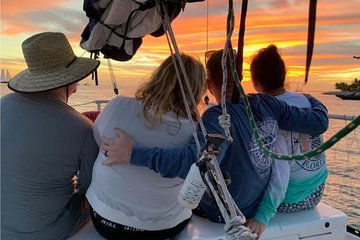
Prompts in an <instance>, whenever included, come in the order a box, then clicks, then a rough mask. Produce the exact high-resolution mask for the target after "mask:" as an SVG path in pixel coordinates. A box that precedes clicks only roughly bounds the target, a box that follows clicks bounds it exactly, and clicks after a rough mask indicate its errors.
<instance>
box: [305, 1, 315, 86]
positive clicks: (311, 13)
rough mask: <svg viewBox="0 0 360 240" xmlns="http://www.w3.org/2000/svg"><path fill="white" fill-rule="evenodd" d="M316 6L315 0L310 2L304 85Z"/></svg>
mask: <svg viewBox="0 0 360 240" xmlns="http://www.w3.org/2000/svg"><path fill="white" fill-rule="evenodd" d="M316 4H317V0H310V3H309V22H308V37H307V50H306V68H305V84H306V83H307V81H308V77H309V71H310V65H311V59H312V55H313V49H314V39H315V25H316Z"/></svg>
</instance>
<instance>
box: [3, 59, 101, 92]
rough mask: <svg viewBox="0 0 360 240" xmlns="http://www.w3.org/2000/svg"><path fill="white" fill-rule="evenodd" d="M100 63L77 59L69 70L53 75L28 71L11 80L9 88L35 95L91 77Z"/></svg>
mask: <svg viewBox="0 0 360 240" xmlns="http://www.w3.org/2000/svg"><path fill="white" fill-rule="evenodd" d="M99 65H100V61H98V60H95V59H90V58H84V57H77V58H76V59H75V61H74V62H73V63H72V64H71V65H70V66H69V67H67V68H64V69H61V70H59V71H56V72H52V73H42V74H38V73H36V74H35V73H32V72H31V71H29V69H26V70H24V71H22V72H20V73H18V74H17V75H16V76H14V77H13V78H11V79H10V81H9V82H8V87H9V88H10V89H11V90H13V91H15V92H20V93H34V92H43V91H48V90H53V89H56V88H60V87H64V86H66V85H69V84H72V83H75V82H78V81H80V80H82V79H84V78H86V77H87V76H89V75H90V74H91V73H92V72H93V71H94V70H95V69H96V68H97V67H98V66H99Z"/></svg>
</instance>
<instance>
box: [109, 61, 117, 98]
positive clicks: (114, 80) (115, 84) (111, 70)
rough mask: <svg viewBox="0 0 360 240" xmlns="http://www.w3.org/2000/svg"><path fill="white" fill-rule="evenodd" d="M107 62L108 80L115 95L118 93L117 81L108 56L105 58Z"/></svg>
mask: <svg viewBox="0 0 360 240" xmlns="http://www.w3.org/2000/svg"><path fill="white" fill-rule="evenodd" d="M107 64H108V67H109V74H110V80H111V83H112V85H113V89H114V93H115V95H119V88H118V84H117V81H116V78H115V74H114V69H113V67H112V64H111V60H110V58H108V59H107Z"/></svg>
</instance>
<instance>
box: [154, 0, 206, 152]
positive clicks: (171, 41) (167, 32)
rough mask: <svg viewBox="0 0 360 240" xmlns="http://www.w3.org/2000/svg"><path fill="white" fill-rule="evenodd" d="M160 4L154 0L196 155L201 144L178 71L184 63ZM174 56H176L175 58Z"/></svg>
mask: <svg viewBox="0 0 360 240" xmlns="http://www.w3.org/2000/svg"><path fill="white" fill-rule="evenodd" d="M160 4H161V3H160V2H159V0H158V1H156V8H157V10H158V13H159V14H160V16H162V24H163V28H164V29H165V35H166V39H167V42H168V45H169V49H170V53H171V59H172V61H173V65H174V68H175V71H176V74H177V76H178V83H179V86H180V90H181V95H182V99H183V102H184V106H185V110H186V115H187V117H188V119H189V121H190V123H191V130H192V135H193V138H194V140H195V144H196V149H197V153H198V155H200V153H201V145H200V141H199V138H198V136H197V131H196V124H195V122H194V120H193V118H192V115H191V111H190V107H189V102H188V100H187V97H186V94H185V89H184V86H183V83H182V79H181V75H180V71H179V65H180V67H181V65H182V66H183V65H184V64H183V62H182V59H181V56H180V53H179V49H178V48H177V44H176V41H175V37H174V33H173V31H172V28H171V24H170V20H169V17H168V15H167V11H165V10H163V8H162V7H163V5H160ZM172 44H173V45H174V49H175V54H174V53H173V46H172ZM175 56H176V57H177V59H175ZM176 60H177V61H176ZM181 70H182V73H183V77H184V80H185V83H187V86H188V88H187V90H188V92H189V95H190V98H191V100H192V102H193V106H195V110H196V117H197V119H198V121H199V124H200V126H201V124H202V126H204V124H203V122H202V120H201V116H200V113H199V112H198V110H197V108H196V106H197V104H196V101H195V98H194V95H193V93H192V91H191V88H190V83H189V80H188V76H187V73H186V70H185V67H184V66H183V68H181ZM203 129H204V130H205V126H204V127H203ZM202 133H203V135H204V137H205V135H206V130H205V132H204V131H203V132H202Z"/></svg>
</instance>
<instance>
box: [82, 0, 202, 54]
mask: <svg viewBox="0 0 360 240" xmlns="http://www.w3.org/2000/svg"><path fill="white" fill-rule="evenodd" d="M155 1H156V0H84V5H83V10H84V11H85V13H86V16H87V17H88V18H89V23H88V24H87V26H86V27H85V29H84V31H83V33H82V34H81V37H82V39H81V42H80V46H81V47H82V48H83V49H85V50H87V51H89V52H99V51H100V52H101V53H102V54H103V55H104V57H105V58H111V59H114V60H117V61H128V60H130V59H131V58H132V57H133V56H134V55H135V53H136V51H137V49H138V48H139V47H140V46H141V44H142V38H143V37H144V36H145V35H148V34H150V35H152V36H154V37H159V36H162V35H163V34H164V33H165V31H164V29H163V27H162V20H161V16H160V14H159V13H158V12H157V10H156V7H155ZM160 1H162V2H164V3H165V8H166V10H167V12H168V15H169V17H170V21H173V20H174V19H175V18H176V17H177V16H178V15H179V13H180V11H181V9H184V7H185V4H186V3H187V2H201V1H204V0H187V1H186V0H160Z"/></svg>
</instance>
